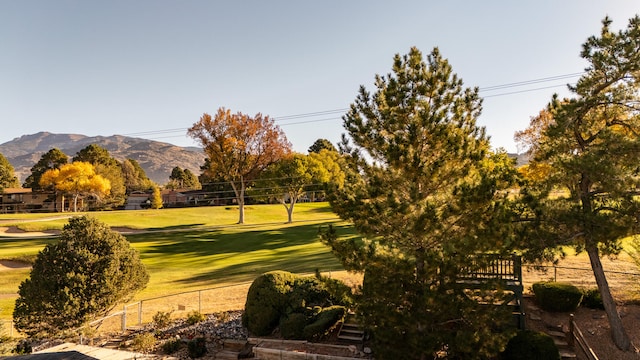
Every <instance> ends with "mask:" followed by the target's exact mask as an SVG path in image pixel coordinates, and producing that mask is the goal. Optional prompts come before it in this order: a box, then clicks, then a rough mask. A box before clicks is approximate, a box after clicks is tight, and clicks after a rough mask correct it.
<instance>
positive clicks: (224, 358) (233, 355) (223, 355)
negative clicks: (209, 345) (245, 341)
mask: <svg viewBox="0 0 640 360" xmlns="http://www.w3.org/2000/svg"><path fill="white" fill-rule="evenodd" d="M217 359H221V360H238V352H237V351H229V350H222V351H218V352H217V353H216V360H217Z"/></svg>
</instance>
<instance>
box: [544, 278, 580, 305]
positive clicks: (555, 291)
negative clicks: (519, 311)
mask: <svg viewBox="0 0 640 360" xmlns="http://www.w3.org/2000/svg"><path fill="white" fill-rule="evenodd" d="M533 293H534V294H535V296H536V302H537V303H538V305H539V306H540V307H541V308H542V309H543V310H546V311H554V312H567V311H574V310H576V309H577V308H578V306H579V305H580V302H581V301H582V292H581V291H580V289H578V288H577V287H575V286H573V285H571V284H567V283H562V282H555V281H541V282H537V283H535V284H533Z"/></svg>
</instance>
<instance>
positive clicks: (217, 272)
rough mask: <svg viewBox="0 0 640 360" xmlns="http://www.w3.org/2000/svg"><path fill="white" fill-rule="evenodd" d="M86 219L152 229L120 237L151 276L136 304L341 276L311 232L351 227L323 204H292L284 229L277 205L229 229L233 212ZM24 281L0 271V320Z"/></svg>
mask: <svg viewBox="0 0 640 360" xmlns="http://www.w3.org/2000/svg"><path fill="white" fill-rule="evenodd" d="M40 215H43V216H40ZM90 215H91V216H95V217H97V218H99V219H100V220H101V221H103V222H106V223H107V224H109V225H111V226H117V227H130V228H135V229H151V230H154V231H153V232H145V233H139V234H131V235H127V239H129V241H130V242H131V244H132V246H134V247H135V248H136V249H138V250H139V251H140V254H141V257H142V260H143V262H144V263H145V265H146V266H147V269H148V270H149V272H150V275H151V279H150V282H149V285H148V286H147V288H146V289H145V290H143V291H142V292H141V293H139V294H138V295H137V296H136V299H144V298H149V297H155V296H160V295H166V294H172V293H177V292H181V291H187V290H196V289H200V288H207V287H212V286H218V285H225V284H235V283H242V282H248V281H251V280H253V279H254V278H255V277H256V276H257V275H259V274H261V273H264V272H266V271H270V270H277V269H282V270H287V271H291V272H298V273H310V272H313V271H314V270H315V269H320V270H321V271H336V270H342V266H341V264H340V263H339V262H338V260H337V259H336V258H335V257H334V256H333V255H332V254H331V252H330V250H329V248H328V247H326V246H325V245H323V244H322V243H320V241H319V240H318V237H317V233H318V228H319V227H320V226H321V225H327V224H334V225H335V226H338V227H341V228H344V230H341V231H342V233H345V234H347V235H346V236H355V233H354V232H353V229H352V228H351V227H350V226H348V225H347V224H345V223H343V222H341V221H340V219H339V218H338V217H337V216H335V214H333V213H332V212H331V210H330V208H329V206H328V204H326V203H303V204H298V205H297V206H296V211H295V212H294V223H293V224H285V223H284V221H285V220H286V212H285V209H284V207H283V206H282V205H255V206H249V208H248V209H247V210H246V215H245V216H246V222H247V224H244V225H237V224H235V222H236V221H237V209H235V208H225V207H203V208H189V209H167V210H141V211H113V212H97V213H90ZM23 216H24V215H23ZM48 216H49V217H51V214H48ZM8 218H12V219H14V220H17V219H21V217H20V216H13V215H11V216H7V217H5V215H0V220H3V219H8ZM22 218H24V217H22ZM45 218H47V216H46V214H39V216H34V217H31V216H30V217H29V220H37V219H45ZM60 222H61V220H54V221H33V222H25V223H15V224H16V225H20V226H21V227H25V226H26V228H30V226H35V227H37V228H38V229H39V230H46V229H52V228H54V229H55V228H59V227H60V225H59V223H60ZM64 222H66V221H63V222H62V223H64ZM0 226H7V224H6V223H2V224H0ZM51 241H55V239H24V238H0V259H12V258H19V257H23V256H29V255H35V254H37V252H38V251H39V250H40V249H42V248H43V247H44V246H45V244H46V243H48V242H51ZM27 276H28V271H26V270H12V271H5V272H2V273H0V319H3V318H5V319H6V318H8V317H10V316H11V313H12V311H13V301H14V300H15V297H16V296H15V294H16V292H17V290H18V285H19V283H20V282H21V281H22V280H23V279H25V278H26V277H27Z"/></svg>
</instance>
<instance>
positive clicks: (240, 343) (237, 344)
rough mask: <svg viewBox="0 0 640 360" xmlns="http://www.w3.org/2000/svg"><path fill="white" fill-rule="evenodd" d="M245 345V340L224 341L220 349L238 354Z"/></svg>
mask: <svg viewBox="0 0 640 360" xmlns="http://www.w3.org/2000/svg"><path fill="white" fill-rule="evenodd" d="M246 345H247V341H246V340H231V339H228V340H225V341H224V342H223V343H222V348H223V349H225V350H229V351H236V352H240V351H242V349H244V347H245V346H246Z"/></svg>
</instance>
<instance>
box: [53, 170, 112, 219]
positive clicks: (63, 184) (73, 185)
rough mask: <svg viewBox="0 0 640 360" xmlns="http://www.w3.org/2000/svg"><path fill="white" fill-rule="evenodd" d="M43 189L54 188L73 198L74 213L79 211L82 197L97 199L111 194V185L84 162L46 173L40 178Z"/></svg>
mask: <svg viewBox="0 0 640 360" xmlns="http://www.w3.org/2000/svg"><path fill="white" fill-rule="evenodd" d="M40 185H41V186H43V187H46V186H51V185H52V186H54V187H55V189H56V190H59V191H62V192H64V193H67V194H71V196H73V211H74V212H76V211H78V199H79V198H80V196H81V195H93V196H95V197H96V198H100V197H104V196H106V195H108V194H109V191H110V189H111V183H110V182H109V180H108V179H105V178H104V177H102V176H101V175H98V174H96V171H95V169H94V168H93V165H91V164H90V163H88V162H84V161H75V162H73V163H71V164H65V165H62V166H61V167H60V168H59V169H50V170H47V171H45V173H44V174H42V176H41V177H40Z"/></svg>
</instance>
